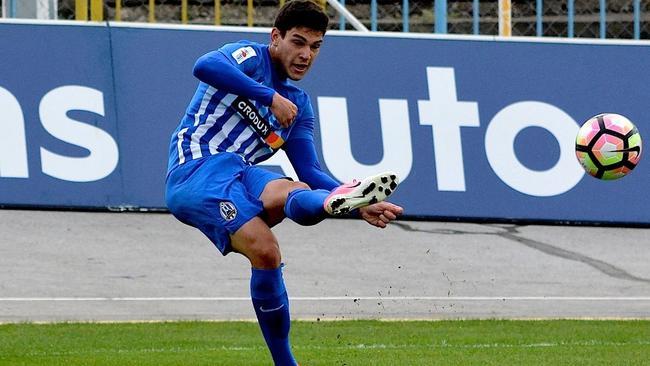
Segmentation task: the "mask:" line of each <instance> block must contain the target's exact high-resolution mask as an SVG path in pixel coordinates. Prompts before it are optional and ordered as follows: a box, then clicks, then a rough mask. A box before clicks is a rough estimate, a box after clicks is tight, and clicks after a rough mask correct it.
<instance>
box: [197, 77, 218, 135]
mask: <svg viewBox="0 0 650 366" xmlns="http://www.w3.org/2000/svg"><path fill="white" fill-rule="evenodd" d="M216 92H217V89H215V88H213V87H211V86H209V85H208V89H206V91H205V94H203V98H202V99H201V106H200V107H199V110H198V111H197V112H196V113H195V114H194V127H196V126H198V125H199V123H200V121H201V116H202V115H203V114H205V110H206V109H207V108H208V105H209V104H210V99H212V96H213V95H214V93H216Z"/></svg>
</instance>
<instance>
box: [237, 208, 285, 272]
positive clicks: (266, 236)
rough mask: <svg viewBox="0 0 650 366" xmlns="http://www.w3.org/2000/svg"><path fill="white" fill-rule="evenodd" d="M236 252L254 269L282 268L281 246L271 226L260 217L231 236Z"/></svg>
mask: <svg viewBox="0 0 650 366" xmlns="http://www.w3.org/2000/svg"><path fill="white" fill-rule="evenodd" d="M230 243H231V246H232V249H233V250H234V251H235V252H238V253H241V254H243V255H244V256H245V257H246V258H248V260H249V261H250V262H251V265H252V266H253V268H260V269H274V268H278V267H279V266H280V263H281V261H282V257H281V254H280V246H279V245H278V241H277V239H276V238H275V235H274V234H273V232H272V231H271V229H270V228H269V226H268V225H267V224H266V222H264V221H263V220H262V219H261V218H259V217H253V218H252V219H251V220H249V221H248V222H247V223H245V224H244V225H242V226H241V227H240V228H239V229H238V230H237V231H236V232H234V233H233V234H231V235H230Z"/></svg>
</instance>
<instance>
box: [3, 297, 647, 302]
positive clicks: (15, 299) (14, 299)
mask: <svg viewBox="0 0 650 366" xmlns="http://www.w3.org/2000/svg"><path fill="white" fill-rule="evenodd" d="M289 300H290V301H361V300H368V301H451V302H453V301H650V296H627V297H611V296H324V297H290V298H289ZM21 301H24V302H32V301H34V302H37V301H43V302H47V301H51V302H56V301H81V302H83V301H152V302H155V301H230V302H235V301H250V297H0V302H21Z"/></svg>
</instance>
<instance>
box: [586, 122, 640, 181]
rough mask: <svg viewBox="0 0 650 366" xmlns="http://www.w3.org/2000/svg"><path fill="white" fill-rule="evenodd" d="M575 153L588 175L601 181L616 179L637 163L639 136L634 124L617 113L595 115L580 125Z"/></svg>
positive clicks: (638, 157) (629, 170)
mask: <svg viewBox="0 0 650 366" xmlns="http://www.w3.org/2000/svg"><path fill="white" fill-rule="evenodd" d="M576 156H577V157H578V161H579V162H580V164H581V165H582V167H583V168H584V169H585V171H587V173H589V175H591V176H593V177H596V178H598V179H605V180H611V179H618V178H621V177H624V176H625V175H627V174H628V173H629V172H631V171H632V169H634V167H635V166H636V165H637V164H638V163H639V159H640V158H641V135H639V130H637V128H636V127H635V126H634V124H633V123H632V122H631V121H630V120H629V119H627V118H625V117H623V116H621V115H620V114H615V113H603V114H599V115H597V116H594V117H591V118H590V119H589V120H587V122H585V123H584V124H583V125H582V127H580V130H579V131H578V136H577V137H576Z"/></svg>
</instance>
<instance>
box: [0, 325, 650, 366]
mask: <svg viewBox="0 0 650 366" xmlns="http://www.w3.org/2000/svg"><path fill="white" fill-rule="evenodd" d="M292 327H293V328H292V329H293V330H292V343H293V347H294V353H295V355H296V357H297V358H298V360H299V362H300V363H301V364H302V365H303V366H317V365H329V366H331V365H386V366H389V365H390V366H395V365H650V321H646V320H638V321H631V320H630V321H614V320H611V321H610V320H606V321H605V320H603V321H600V320H599V321H589V320H550V321H521V320H512V321H511V320H471V321H404V322H393V321H390V322H388V321H334V322H306V321H299V322H294V323H293V325H292ZM0 365H3V366H4V365H30V366H35V365H66V366H72V365H84V366H85V365H115V366H117V365H119V366H123V365H138V366H142V365H152V366H154V365H156V366H158V365H192V366H193V365H234V366H236V365H271V362H270V356H269V354H268V352H267V350H266V347H265V345H264V343H263V340H262V336H261V333H260V331H259V329H258V326H257V324H256V323H253V322H166V323H116V324H96V323H63V324H4V325H0Z"/></svg>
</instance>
